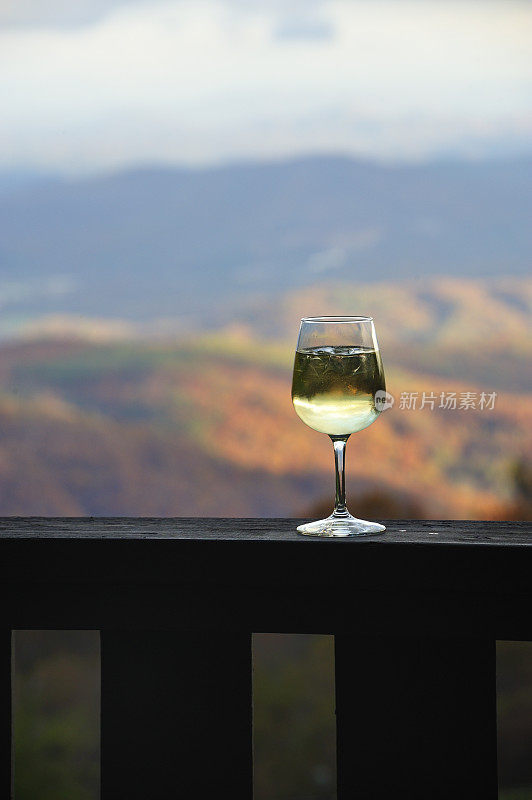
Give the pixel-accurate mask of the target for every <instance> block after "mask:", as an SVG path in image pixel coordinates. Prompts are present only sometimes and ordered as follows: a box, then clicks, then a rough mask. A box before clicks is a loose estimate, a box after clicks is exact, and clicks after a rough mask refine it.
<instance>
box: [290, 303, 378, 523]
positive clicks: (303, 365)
mask: <svg viewBox="0 0 532 800" xmlns="http://www.w3.org/2000/svg"><path fill="white" fill-rule="evenodd" d="M385 392H386V384H385V381H384V370H383V367H382V361H381V357H380V352H379V345H378V343H377V336H376V334H375V326H374V325H373V319H372V318H371V317H306V318H305V319H302V320H301V327H300V329H299V338H298V340H297V347H296V357H295V361H294V377H293V382H292V402H293V404H294V408H295V410H296V413H297V415H298V416H299V417H300V418H301V419H302V420H303V422H304V423H305V424H306V425H308V426H309V427H310V428H313V429H314V430H315V431H320V433H326V434H328V436H330V437H331V439H332V443H333V447H334V463H335V468H336V501H335V504H334V511H333V513H332V514H331V516H330V517H327V518H326V519H320V520H318V521H317V522H309V523H307V524H305V525H300V526H299V527H298V529H297V530H298V531H299V533H303V534H306V535H307V536H361V535H367V534H375V533H382V531H384V530H385V527H384V525H379V524H378V523H377V522H367V521H366V520H363V519H357V518H356V517H353V516H351V514H350V513H349V511H348V510H347V507H346V505H345V472H344V465H345V448H346V443H347V440H348V439H349V437H350V436H351V434H352V433H356V432H357V431H361V430H363V429H364V428H367V427H368V425H371V423H372V422H375V420H376V419H377V417H378V416H379V413H380V410H381V409H382V406H383V402H382V401H383V398H385V397H386V394H385Z"/></svg>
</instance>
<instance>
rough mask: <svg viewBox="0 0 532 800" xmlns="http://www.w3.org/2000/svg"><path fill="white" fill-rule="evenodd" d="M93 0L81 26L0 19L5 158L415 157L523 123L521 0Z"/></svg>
mask: <svg viewBox="0 0 532 800" xmlns="http://www.w3.org/2000/svg"><path fill="white" fill-rule="evenodd" d="M19 2H21V3H22V5H28V4H29V0H19ZM39 2H41V0H39ZM69 2H70V5H72V6H76V5H77V4H78V3H79V6H80V8H88V6H89V4H88V3H86V2H84V0H76V2H75V3H71V0H69ZM42 5H47V6H48V3H46V4H44V3H42ZM60 5H61V4H60V3H59V0H55V7H56V12H55V13H56V14H59V10H60ZM90 5H91V8H92V9H93V10H94V9H96V8H100V9H104V7H105V9H106V10H105V15H104V16H102V17H101V18H100V19H98V20H97V21H93V23H92V24H90V25H79V26H77V27H61V28H56V29H53V28H50V27H47V28H44V29H39V28H31V29H30V28H27V29H26V28H18V29H14V28H11V29H9V30H4V32H3V33H0V93H1V94H2V97H3V98H4V99H3V104H2V115H3V120H2V126H1V129H0V153H1V154H2V156H1V157H2V159H3V163H4V164H16V165H18V166H20V165H34V166H35V165H38V166H41V167H46V168H49V167H54V168H58V169H63V170H70V171H83V170H94V169H108V168H113V167H116V166H120V165H124V164H127V163H132V162H136V161H137V162H138V161H153V160H169V161H174V162H181V163H209V162H216V161H221V160H225V159H235V158H240V157H242V158H266V157H271V156H278V155H285V154H295V153H309V152H334V151H341V152H344V153H345V152H346V153H357V154H361V155H367V156H370V157H373V158H390V159H394V158H420V157H426V156H430V155H431V154H434V153H436V154H437V153H440V152H442V151H447V152H450V151H453V152H466V153H468V154H470V153H471V152H487V151H489V148H490V146H491V144H490V143H497V148H499V149H500V148H503V149H504V147H505V146H506V147H507V148H509V149H510V150H511V148H512V147H514V148H521V147H524V144H523V143H524V142H525V141H526V137H527V136H530V133H531V131H532V120H531V116H530V111H529V109H530V97H531V89H532V64H531V62H530V57H529V53H530V48H531V45H532V35H531V22H532V8H531V6H530V5H528V4H523V3H518V2H512V0H503V2H497V1H496V0H493V1H492V2H486V3H479V2H476V1H475V0H446V1H445V2H443V1H442V2H436V1H435V0H424V1H423V2H418V0H402V1H401V2H400V1H399V0H356V2H355V0H322V2H312V0H308V2H306V3H303V2H299V0H294V1H293V3H291V4H290V8H289V11H287V5H286V3H281V2H280V0H279V2H277V0H268V1H267V2H266V1H265V0H263V2H257V3H249V2H243V1H242V0H177V1H174V2H172V1H171V0H151V2H147V1H146V0H138V1H137V0H129V2H123V3H118V2H113V3H111V2H110V0H108V2H104V0H98V2H97V3H92V4H90ZM64 6H65V8H66V6H67V0H64ZM79 13H81V12H79ZM102 13H103V12H102ZM65 14H66V12H65ZM80 18H81V17H80ZM62 19H63V23H64V20H65V19H66V17H64V16H63V17H62ZM63 23H62V24H63ZM505 143H506V145H505Z"/></svg>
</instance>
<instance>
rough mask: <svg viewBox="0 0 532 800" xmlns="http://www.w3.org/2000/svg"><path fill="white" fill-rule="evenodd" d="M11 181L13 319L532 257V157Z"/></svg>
mask: <svg viewBox="0 0 532 800" xmlns="http://www.w3.org/2000/svg"><path fill="white" fill-rule="evenodd" d="M0 183H1V180H0ZM4 184H5V186H4V187H3V191H0V303H1V307H2V309H3V316H4V321H5V320H6V319H8V318H9V319H11V320H13V321H14V322H18V321H19V320H23V319H28V318H32V317H35V316H36V315H37V316H38V315H41V314H50V313H65V312H69V313H75V314H85V315H89V316H101V317H120V318H123V319H134V320H137V321H138V320H146V319H150V318H161V317H172V318H177V317H179V318H180V319H181V321H182V322H183V324H184V325H186V324H188V323H190V324H196V323H199V324H201V325H202V326H211V325H216V324H219V323H220V321H227V319H229V318H231V316H232V315H234V314H235V312H236V311H237V310H238V308H239V307H240V306H241V304H242V303H248V302H249V301H250V300H252V299H253V298H257V297H259V298H261V299H264V298H270V299H271V298H274V297H276V296H277V295H278V294H279V293H284V292H286V291H287V290H293V289H296V288H300V287H307V286H312V285H315V284H320V283H321V284H323V283H327V282H331V281H334V282H343V283H350V284H352V285H353V284H355V283H356V282H368V281H377V282H378V281H381V282H382V281H390V280H394V281H400V280H415V279H418V278H420V277H427V276H431V275H454V276H460V277H468V276H469V277H486V276H490V275H498V274H501V273H504V274H510V275H522V274H524V273H526V271H527V270H528V269H529V266H530V252H531V249H532V228H531V226H530V224H529V221H530V215H531V212H532V161H530V160H516V161H490V162H480V161H479V162H440V163H427V164H417V165H412V164H410V165H401V166H397V165H382V164H373V163H365V162H360V161H356V160H353V159H349V158H342V157H312V158H310V157H309V158H304V159H297V160H288V161H279V162H271V163H263V164H240V165H230V166H221V167H216V168H209V169H201V170H200V169H196V170H191V169H187V170H186V169H178V168H172V167H157V168H155V167H151V168H150V167H146V168H144V169H136V170H132V171H127V172H122V173H116V174H111V175H104V176H96V177H85V178H78V179H71V180H68V181H67V180H59V179H52V178H51V177H47V176H39V177H38V179H36V180H34V181H33V182H32V181H31V180H30V178H29V177H28V176H22V177H20V176H18V177H16V176H11V177H10V178H9V179H8V178H6V180H5V181H4Z"/></svg>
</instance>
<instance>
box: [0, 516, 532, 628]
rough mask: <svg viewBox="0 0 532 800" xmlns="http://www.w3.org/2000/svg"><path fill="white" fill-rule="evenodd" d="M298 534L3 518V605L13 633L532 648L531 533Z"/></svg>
mask: <svg viewBox="0 0 532 800" xmlns="http://www.w3.org/2000/svg"><path fill="white" fill-rule="evenodd" d="M298 522H299V520H293V519H281V520H279V519H182V518H179V519H170V518H164V519H148V518H139V519H129V518H113V519H108V518H92V517H91V518H84V519H78V518H62V519H52V518H47V519H44V518H25V519H22V518H13V517H11V518H4V519H0V578H1V580H0V616H2V612H1V607H2V603H3V607H4V610H5V609H6V608H7V607H10V609H11V612H10V613H12V620H13V623H12V627H32V626H35V627H41V626H46V625H48V626H50V627H68V626H69V625H72V624H73V620H74V619H76V620H79V623H78V624H76V625H74V627H78V626H81V627H83V626H85V627H105V625H104V622H102V621H101V620H102V619H103V618H104V617H106V618H108V619H110V620H111V622H109V624H111V625H112V626H116V625H124V624H125V622H127V625H128V626H129V625H135V626H137V627H142V626H143V625H144V626H145V625H147V624H149V625H150V626H152V627H153V625H154V624H155V622H154V618H157V619H158V621H159V622H158V624H161V625H163V626H168V625H173V624H174V621H175V620H178V622H176V624H183V625H184V624H187V625H196V624H198V625H200V627H205V626H207V627H211V626H212V627H219V628H228V629H229V628H231V626H233V627H236V628H239V629H240V628H242V627H245V628H246V629H247V630H254V631H260V630H265V631H274V630H276V631H283V630H286V631H292V632H298V631H301V632H303V631H305V630H306V631H312V630H314V631H322V632H327V631H332V630H337V631H338V630H344V629H346V626H347V627H349V628H351V627H352V626H353V625H355V623H356V625H357V626H359V627H360V626H365V627H366V628H370V627H371V626H375V625H378V626H381V628H383V629H384V628H386V629H388V630H392V629H394V628H395V627H396V626H398V628H397V629H398V630H399V629H403V630H407V629H408V628H412V629H416V630H419V629H420V628H422V629H431V630H453V631H454V632H455V633H457V632H458V631H459V630H463V631H466V632H468V633H469V632H473V633H474V631H475V630H476V631H489V632H490V635H491V634H493V635H494V636H496V637H498V638H528V637H529V635H530V628H531V625H532V577H531V576H532V529H531V526H530V524H529V523H521V522H463V521H432V520H430V521H421V522H419V521H393V522H389V523H387V526H388V529H387V531H386V533H385V534H383V535H379V536H370V537H361V538H349V539H315V538H307V537H304V536H300V535H298V534H297V533H296V531H295V528H296V525H297V524H298ZM2 594H3V595H4V596H3V597H2ZM355 609H356V611H355ZM54 615H55V616H54ZM56 617H60V618H61V620H62V621H58V620H57V619H56ZM185 618H186V620H188V621H187V622H183V619H185ZM179 619H181V622H179ZM32 620H33V622H32ZM194 620H195V621H194ZM52 623H53V624H52Z"/></svg>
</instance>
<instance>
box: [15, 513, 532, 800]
mask: <svg viewBox="0 0 532 800" xmlns="http://www.w3.org/2000/svg"><path fill="white" fill-rule="evenodd" d="M296 523H297V521H295V520H264V519H263V520H259V519H249V520H242V519H240V520H237V519H124V518H118V519H101V518H87V519H73V518H72V519H31V518H30V519H16V518H7V519H3V520H0V565H1V571H2V572H1V575H2V581H1V587H0V593H1V597H0V609H1V611H0V615H1V622H0V629H2V630H3V636H2V644H1V650H0V653H1V658H0V687H1V688H0V692H1V694H0V698H1V702H0V705H1V709H0V712H1V713H0V719H1V721H2V723H1V724H2V730H1V734H0V748H1V766H2V770H1V781H2V784H1V790H0V796H1V797H6V798H7V797H9V796H10V792H11V791H12V790H11V789H10V787H11V783H12V769H11V762H12V759H11V742H10V740H11V723H10V713H11V689H10V676H11V631H12V630H13V629H17V628H18V629H21V628H22V629H24V628H25V629H35V628H42V629H50V628H52V629H58V628H63V629H76V628H77V629H99V630H101V643H102V651H101V653H102V715H101V726H102V728H101V774H102V795H101V797H102V800H111V799H112V800H170V799H171V798H172V799H173V798H176V800H177V798H187V800H188V799H189V798H190V799H192V798H223V797H228V798H231V800H249V798H251V796H252V666H251V633H252V632H292V633H328V634H334V635H335V637H336V700H337V755H338V798H339V800H348V799H349V800H351V798H361V799H362V800H369V798H371V799H372V800H373V799H375V800H377V798H378V800H394V799H395V798H408V800H418V799H419V800H440V798H441V800H444V799H445V800H459V799H462V798H463V799H464V800H465V799H466V798H467V800H476V799H477V798H478V800H495V798H496V797H497V767H496V707H495V640H496V639H531V638H532V536H531V534H530V527H529V526H527V525H526V524H525V523H516V522H512V523H503V522H501V523H486V522H449V521H448V522H433V521H428V522H392V523H388V530H387V532H386V534H385V535H383V536H379V537H374V538H371V537H370V538H361V539H345V540H344V539H334V540H333V539H325V540H318V539H308V538H305V537H300V536H298V535H297V534H296V533H295V526H296Z"/></svg>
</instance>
